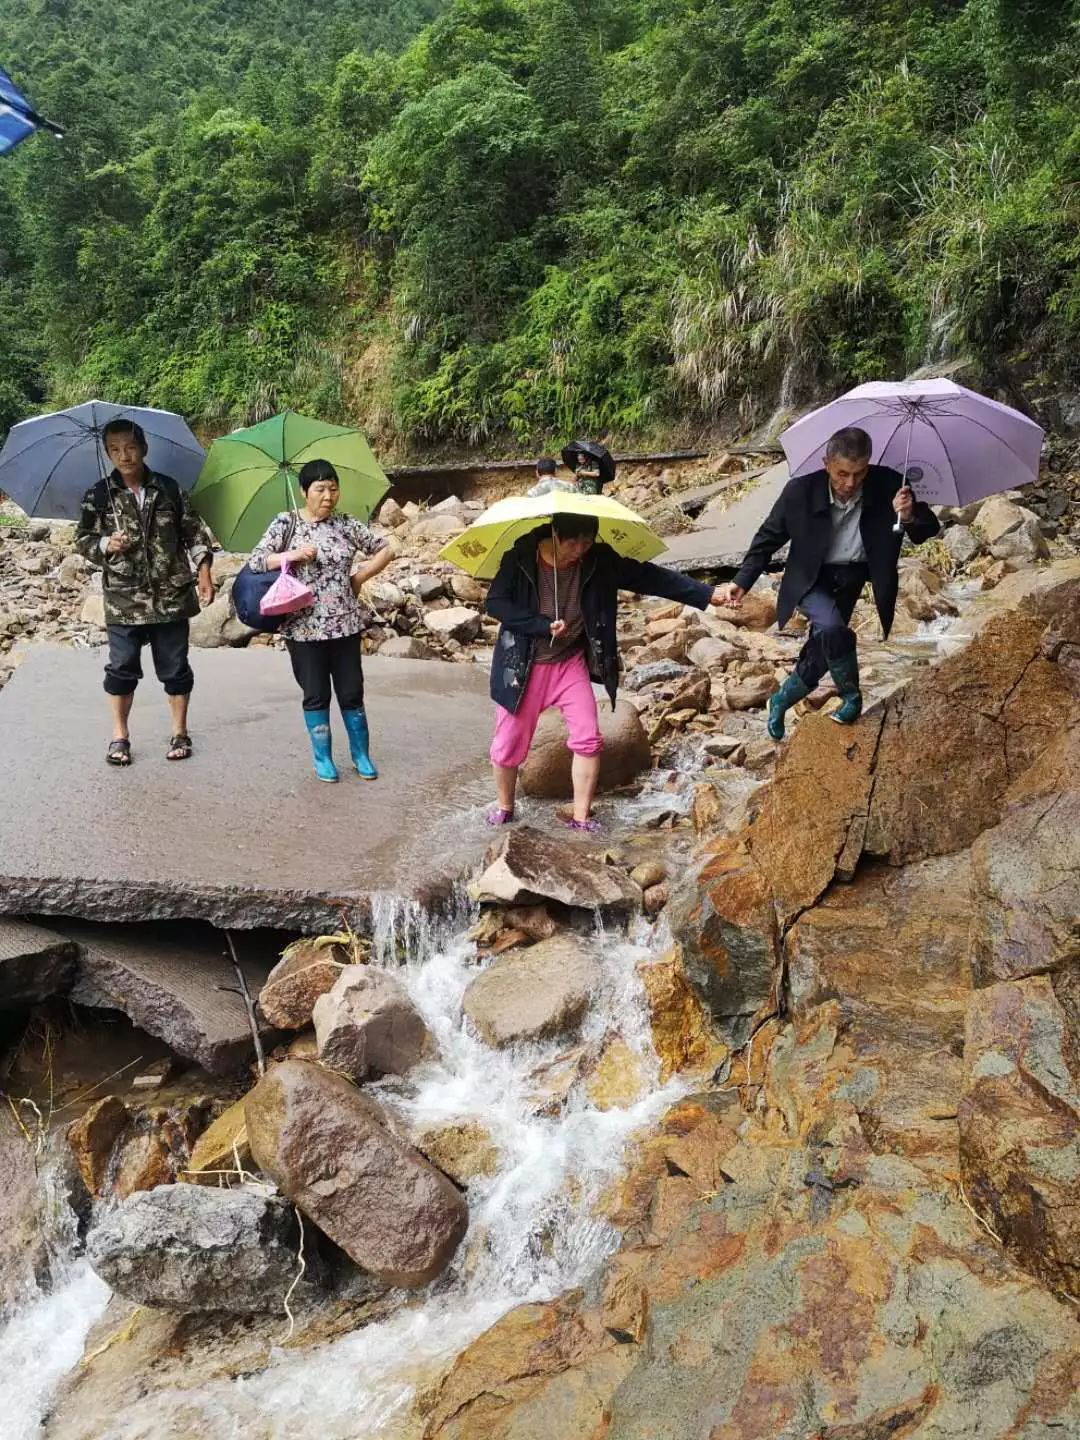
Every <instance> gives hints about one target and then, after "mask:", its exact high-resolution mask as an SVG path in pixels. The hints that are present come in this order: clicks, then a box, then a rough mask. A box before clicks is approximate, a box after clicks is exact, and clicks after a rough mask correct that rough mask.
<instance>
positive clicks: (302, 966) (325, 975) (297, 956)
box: [259, 940, 351, 1030]
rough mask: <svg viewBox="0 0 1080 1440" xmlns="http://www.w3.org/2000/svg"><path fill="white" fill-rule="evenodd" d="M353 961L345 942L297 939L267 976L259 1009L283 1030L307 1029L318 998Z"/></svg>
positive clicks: (330, 988)
mask: <svg viewBox="0 0 1080 1440" xmlns="http://www.w3.org/2000/svg"><path fill="white" fill-rule="evenodd" d="M350 963H351V959H350V956H349V952H348V951H347V950H345V949H344V948H343V947H342V946H341V945H318V944H316V942H315V941H314V940H297V941H296V943H295V944H293V945H290V946H289V948H288V949H287V950H285V951H284V953H283V954H282V957H281V959H280V960H279V961H278V963H277V964H276V965H275V966H274V968H273V969H272V970H271V971H270V974H269V975H268V976H267V977H266V984H265V985H264V986H263V987H262V989H261V990H260V991H259V1009H260V1010H261V1011H262V1013H263V1014H264V1015H265V1016H266V1018H267V1020H268V1021H269V1023H270V1024H271V1025H275V1026H277V1028H278V1029H279V1030H305V1029H306V1028H307V1027H308V1026H309V1025H310V1024H311V1014H312V1011H313V1010H314V1009H315V1001H316V1000H318V998H319V996H320V995H325V994H326V993H327V991H328V990H332V989H333V987H334V984H335V982H336V981H337V978H338V976H339V975H340V974H341V972H342V970H343V969H344V968H345V967H346V966H347V965H349V964H350Z"/></svg>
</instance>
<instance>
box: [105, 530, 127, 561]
mask: <svg viewBox="0 0 1080 1440" xmlns="http://www.w3.org/2000/svg"><path fill="white" fill-rule="evenodd" d="M130 549H131V541H130V540H129V539H128V537H127V536H126V535H125V534H124V532H123V530H117V531H116V533H115V534H114V535H110V536H109V543H108V545H107V546H106V547H105V553H106V554H107V555H126V554H127V552H128V551H129V550H130Z"/></svg>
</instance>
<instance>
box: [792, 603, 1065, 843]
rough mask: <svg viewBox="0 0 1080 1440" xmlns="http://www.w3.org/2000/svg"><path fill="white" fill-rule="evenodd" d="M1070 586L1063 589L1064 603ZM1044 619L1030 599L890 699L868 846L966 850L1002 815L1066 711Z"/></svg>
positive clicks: (1051, 737)
mask: <svg viewBox="0 0 1080 1440" xmlns="http://www.w3.org/2000/svg"><path fill="white" fill-rule="evenodd" d="M1071 593H1072V591H1071V588H1070V587H1062V590H1061V594H1060V596H1059V599H1060V601H1061V603H1063V604H1064V603H1066V601H1067V600H1068V597H1069V596H1070V595H1071ZM1070 603H1071V602H1070ZM1045 626H1046V620H1045V618H1043V617H1041V616H1040V615H1039V613H1038V612H1037V611H1036V609H1035V608H1034V607H1030V606H1029V607H1025V608H1021V609H1020V610H1019V611H1014V612H1012V613H1007V614H1003V615H1000V616H995V617H994V619H992V620H991V621H990V622H989V623H988V624H987V625H986V626H985V628H984V629H983V630H981V631H980V632H979V634H978V635H977V636H976V637H975V639H974V640H973V641H972V642H971V644H970V645H969V646H968V647H967V648H966V649H965V650H962V651H960V652H959V653H957V654H956V655H953V656H950V657H949V659H947V660H944V661H943V662H942V663H941V664H940V665H937V666H934V667H933V668H931V669H928V670H924V671H922V672H920V674H919V676H918V677H917V678H916V679H915V680H913V681H912V682H911V684H909V685H908V686H907V688H906V689H905V690H903V691H901V692H900V693H899V694H898V695H896V696H894V697H893V698H892V699H890V700H889V701H888V703H887V705H886V718H885V723H884V727H883V729H882V732H881V740H880V743H879V745H878V752H877V757H876V766H875V778H874V789H873V798H872V801H871V804H870V809H869V816H868V820H867V830H866V840H865V848H866V850H867V851H869V852H870V853H871V854H874V855H884V856H887V857H888V859H889V861H890V862H891V863H892V864H905V863H907V862H908V861H911V860H918V859H923V858H924V857H926V856H929V855H942V854H947V853H948V852H949V851H952V850H961V849H964V848H966V847H967V846H968V845H970V844H971V843H972V842H973V841H974V840H975V839H976V838H977V837H978V836H979V835H980V834H981V833H982V831H983V830H986V829H989V828H990V827H991V826H993V825H995V824H996V823H997V822H998V820H999V819H1000V815H1001V804H1002V798H1003V796H1004V794H1005V791H1006V790H1007V789H1008V787H1009V784H1010V782H1011V780H1012V779H1013V777H1015V776H1018V775H1020V774H1021V772H1022V771H1023V770H1025V769H1027V768H1028V766H1030V765H1031V764H1032V763H1033V762H1034V761H1035V760H1036V759H1037V758H1038V755H1039V753H1040V751H1041V750H1043V749H1044V748H1045V747H1046V746H1047V745H1048V744H1049V743H1050V741H1051V740H1052V739H1053V737H1054V735H1055V734H1056V733H1057V732H1058V731H1059V730H1060V728H1061V727H1062V725H1063V724H1064V723H1065V721H1066V718H1067V716H1068V713H1069V708H1070V703H1071V697H1070V694H1069V689H1068V685H1067V683H1066V680H1065V678H1064V676H1063V675H1062V674H1061V672H1060V670H1058V669H1057V667H1056V666H1054V665H1053V664H1052V663H1051V662H1050V661H1048V660H1045V659H1044V658H1043V657H1042V655H1041V653H1040V641H1041V638H1042V633H1043V630H1044V629H1045ZM862 724H863V725H865V724H866V721H865V720H864V721H863V722H862ZM803 728H805V726H804V727H803ZM856 728H859V727H856Z"/></svg>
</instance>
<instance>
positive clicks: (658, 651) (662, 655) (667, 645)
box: [634, 627, 686, 670]
mask: <svg viewBox="0 0 1080 1440" xmlns="http://www.w3.org/2000/svg"><path fill="white" fill-rule="evenodd" d="M685 659H686V630H685V627H683V628H680V629H677V630H673V631H672V632H671V633H670V634H669V635H661V636H659V637H658V638H657V639H656V640H653V641H651V642H650V643H649V644H647V645H645V646H644V648H643V649H641V650H639V651H638V653H637V655H636V656H635V657H634V668H635V670H637V669H640V668H641V667H642V666H643V665H655V664H656V663H657V662H658V661H660V660H674V661H681V660H685Z"/></svg>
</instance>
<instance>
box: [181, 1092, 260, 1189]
mask: <svg viewBox="0 0 1080 1440" xmlns="http://www.w3.org/2000/svg"><path fill="white" fill-rule="evenodd" d="M238 1164H239V1169H240V1170H245V1171H249V1172H250V1171H251V1170H253V1169H254V1162H253V1160H252V1158H251V1146H250V1145H249V1144H248V1137H247V1120H246V1118H245V1116H244V1102H243V1101H242V1100H238V1101H237V1102H236V1104H235V1105H230V1106H229V1108H228V1109H227V1110H225V1111H223V1112H222V1113H221V1114H220V1115H219V1116H218V1118H217V1119H216V1120H215V1121H213V1122H212V1124H210V1125H209V1126H208V1127H207V1128H206V1129H205V1130H204V1131H203V1133H202V1134H201V1135H200V1136H199V1138H198V1140H196V1142H195V1147H194V1149H193V1150H192V1152H191V1160H190V1162H189V1164H188V1167H187V1169H186V1170H185V1171H184V1172H183V1173H182V1174H181V1176H180V1179H182V1180H189V1181H191V1182H192V1183H193V1184H195V1185H229V1184H237V1185H238V1184H239V1183H240V1181H241V1175H240V1173H239V1171H238V1169H237V1166H238Z"/></svg>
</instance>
